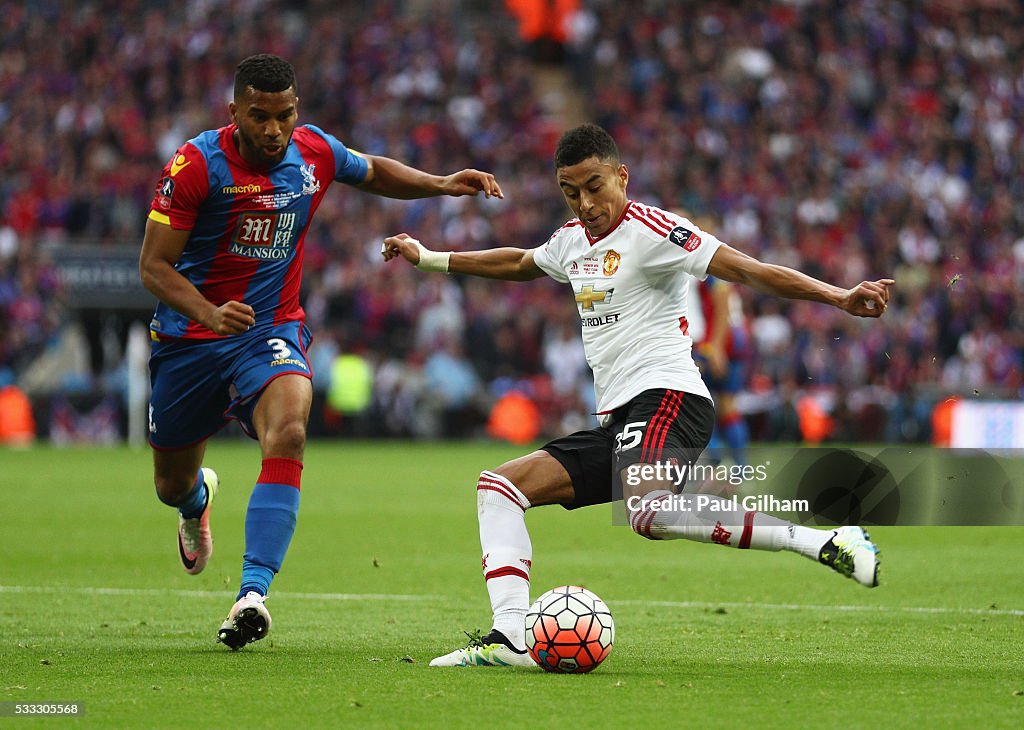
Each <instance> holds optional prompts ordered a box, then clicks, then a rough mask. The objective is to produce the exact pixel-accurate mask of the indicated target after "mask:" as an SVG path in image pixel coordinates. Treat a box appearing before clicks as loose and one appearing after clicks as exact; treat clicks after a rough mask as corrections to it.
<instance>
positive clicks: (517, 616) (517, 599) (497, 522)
mask: <svg viewBox="0 0 1024 730" xmlns="http://www.w3.org/2000/svg"><path fill="white" fill-rule="evenodd" d="M476 506H477V517H478V519H479V521H480V549H481V550H482V552H483V559H482V561H481V566H482V568H483V573H484V580H485V581H487V593H488V595H489V596H490V598H491V610H492V611H493V612H494V628H496V629H497V630H498V631H500V632H501V633H503V634H504V635H505V636H506V637H507V638H508V639H509V640H510V641H511V642H512V643H513V644H514V645H515V646H516V648H517V649H522V648H524V647H525V646H526V611H527V609H529V607H530V567H531V566H532V558H533V546H532V545H531V544H530V533H529V532H527V530H526V510H527V509H529V507H530V500H528V499H527V498H526V497H525V496H524V495H523V493H522V492H520V491H519V490H518V489H517V488H516V487H515V485H514V484H512V482H510V481H509V480H508V479H506V478H505V477H503V476H501V475H500V474H495V473H494V472H489V471H485V472H482V473H481V474H480V479H479V481H478V482H477V485H476Z"/></svg>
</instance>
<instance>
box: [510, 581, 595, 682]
mask: <svg viewBox="0 0 1024 730" xmlns="http://www.w3.org/2000/svg"><path fill="white" fill-rule="evenodd" d="M614 641H615V622H614V621H613V620H612V614H611V611H609V610H608V606H606V605H605V603H604V601H602V600H601V599H600V598H598V597H597V596H596V595H595V594H593V593H591V592H590V591H588V590H587V589H586V588H581V587H579V586H559V587H558V588H552V589H551V590H550V591H548V592H547V593H545V594H544V595H542V596H541V597H540V598H538V599H537V600H536V601H534V602H533V605H532V606H530V610H529V611H528V612H527V614H526V648H527V649H528V650H529V652H530V656H531V657H532V658H533V660H534V661H535V662H537V664H539V665H540V666H541V667H542V668H543V669H545V670H546V671H548V672H559V673H563V674H576V673H583V672H590V671H593V670H594V669H597V667H598V665H600V664H601V662H603V661H604V660H605V659H607V658H608V655H609V654H610V653H611V651H612V643H613V642H614Z"/></svg>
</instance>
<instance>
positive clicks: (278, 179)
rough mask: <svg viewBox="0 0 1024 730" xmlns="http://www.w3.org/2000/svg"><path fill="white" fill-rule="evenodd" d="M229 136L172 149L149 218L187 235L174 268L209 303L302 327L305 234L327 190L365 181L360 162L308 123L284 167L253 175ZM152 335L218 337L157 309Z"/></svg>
mask: <svg viewBox="0 0 1024 730" xmlns="http://www.w3.org/2000/svg"><path fill="white" fill-rule="evenodd" d="M235 129H236V126H235V125H233V124H232V125H229V126H227V127H222V128H220V129H213V130H209V131H207V132H203V133H202V134H200V135H199V136H197V137H195V138H193V139H191V140H189V141H188V142H186V143H185V144H184V145H182V146H181V147H180V148H179V149H178V151H177V153H175V155H174V157H173V158H172V159H171V160H170V162H168V163H167V165H166V167H164V170H163V175H162V177H161V180H160V182H159V184H158V185H157V189H156V195H155V196H154V198H153V204H152V206H151V208H150V212H149V217H150V218H152V219H153V220H155V221H158V222H160V223H164V224H167V225H170V226H171V227H173V228H175V229H178V230H188V231H191V234H190V235H189V238H188V242H187V243H186V244H185V249H184V251H182V254H181V257H180V258H179V260H178V262H177V264H176V265H175V269H176V270H177V271H178V273H180V274H181V275H182V276H184V277H185V278H186V279H188V280H189V281H190V282H191V283H192V284H193V285H195V287H196V288H197V289H198V290H199V291H200V293H201V294H202V295H203V296H204V297H206V298H207V299H208V300H210V301H211V302H213V303H214V304H215V305H217V306H220V305H221V304H224V303H225V302H228V301H231V300H235V301H240V302H245V303H246V304H248V305H249V306H251V307H252V308H253V309H254V310H255V311H256V325H257V327H259V326H261V325H264V324H266V325H270V324H280V323H281V322H287V321H293V320H298V321H300V322H301V321H303V320H304V319H305V312H303V310H302V306H301V305H300V304H299V287H300V283H301V279H302V253H303V245H302V244H303V239H304V238H305V236H306V230H307V229H308V228H309V223H310V221H311V220H312V217H313V213H314V212H316V209H317V207H318V206H319V205H320V201H321V200H323V196H324V193H325V192H326V191H327V188H328V187H329V186H330V184H331V183H332V182H334V181H335V180H336V181H338V182H343V183H347V184H350V185H356V184H359V183H361V182H363V181H364V180H365V179H366V173H367V163H366V160H365V159H363V158H362V157H361V156H360V155H358V154H356V153H354V152H352V151H351V150H349V149H348V148H346V147H345V145H344V144H342V143H341V142H340V141H339V140H338V139H337V138H335V137H333V136H332V135H330V134H327V133H326V132H324V131H323V130H321V129H319V128H317V127H314V126H312V125H309V124H307V125H303V126H298V127H296V128H295V131H294V133H293V134H292V139H291V142H290V143H289V144H288V148H287V150H286V152H285V156H284V159H283V160H282V161H281V162H279V163H277V164H276V165H274V166H273V167H271V168H268V169H258V168H255V167H252V166H251V165H250V164H249V163H247V162H246V161H245V160H244V159H243V158H242V155H241V153H239V151H238V148H237V146H236V145H235V141H234V133H235ZM150 330H151V331H152V334H153V337H154V339H160V340H162V339H170V338H177V339H213V338H217V337H219V335H217V334H215V333H214V332H213V331H212V330H210V329H208V328H207V327H204V326H203V325H201V324H199V323H198V322H196V321H194V320H191V319H189V318H188V317H186V316H185V315H183V314H181V313H179V312H176V311H175V310H173V309H171V308H170V307H169V306H167V305H166V304H164V303H163V302H160V303H159V304H158V305H157V308H156V313H155V314H154V316H153V321H152V322H151V324H150Z"/></svg>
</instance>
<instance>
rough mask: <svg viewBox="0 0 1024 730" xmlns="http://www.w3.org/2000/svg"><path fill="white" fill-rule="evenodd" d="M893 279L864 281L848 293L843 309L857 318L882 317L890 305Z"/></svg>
mask: <svg viewBox="0 0 1024 730" xmlns="http://www.w3.org/2000/svg"><path fill="white" fill-rule="evenodd" d="M895 283H896V282H895V281H894V280H893V279H879V280H878V281H862V282H861V283H860V284H858V285H857V286H855V287H854V288H853V289H850V290H849V291H847V292H846V296H845V297H844V300H843V303H842V309H843V310H845V311H847V312H849V313H850V314H853V315H856V316H857V317H881V316H882V314H883V313H884V312H885V308H886V307H887V306H888V305H889V287H890V286H892V285H893V284H895Z"/></svg>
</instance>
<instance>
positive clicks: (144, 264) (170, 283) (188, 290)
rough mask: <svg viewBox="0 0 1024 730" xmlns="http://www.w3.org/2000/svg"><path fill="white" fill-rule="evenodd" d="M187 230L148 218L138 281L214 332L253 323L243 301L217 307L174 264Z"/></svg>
mask: <svg viewBox="0 0 1024 730" xmlns="http://www.w3.org/2000/svg"><path fill="white" fill-rule="evenodd" d="M188 236H189V231H179V230H175V229H174V228H171V227H170V226H169V225H166V224H165V223H158V222H157V221H154V220H153V219H152V218H150V219H149V220H148V221H146V235H145V238H143V240H142V253H141V254H140V255H139V275H140V277H141V278H142V284H143V286H145V287H146V288H147V289H148V290H149V291H150V293H152V294H153V296H155V297H156V298H157V299H159V300H160V301H162V302H163V303H164V304H166V305H167V306H169V307H171V308H172V309H174V310H175V311H178V312H181V313H182V314H184V315H185V316H186V317H188V318H189V319H193V320H195V321H196V322H199V323H200V324H202V325H204V326H206V327H209V328H210V329H211V330H213V331H214V332H216V333H217V334H218V335H237V334H241V333H242V332H245V331H246V330H248V329H249V328H250V327H251V326H252V325H254V324H256V317H255V314H256V313H255V312H254V311H253V308H252V307H250V306H249V305H248V304H245V303H244V302H235V301H231V302H225V303H224V304H222V305H220V306H219V307H218V306H216V305H215V304H214V303H213V302H211V301H210V300H209V299H207V298H206V297H204V296H203V295H202V294H200V293H199V290H198V289H196V288H195V286H193V285H192V282H190V281H189V280H188V279H186V278H185V277H184V276H182V275H181V274H179V273H178V271H177V270H176V269H175V268H174V265H175V264H176V263H177V262H178V259H179V258H180V257H181V252H182V251H184V250H185V244H186V243H187V242H188Z"/></svg>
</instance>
